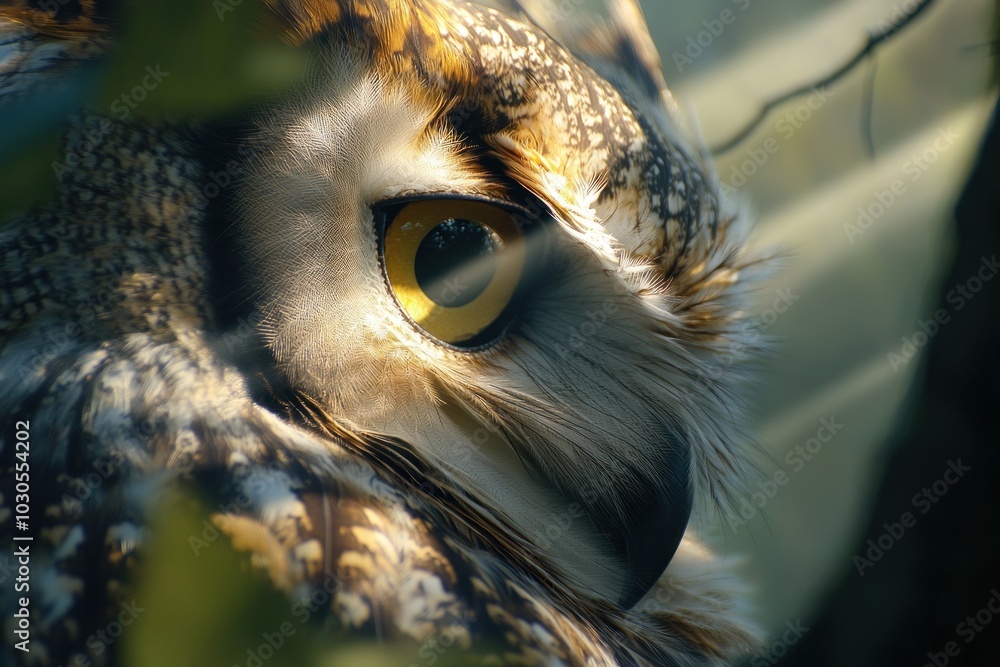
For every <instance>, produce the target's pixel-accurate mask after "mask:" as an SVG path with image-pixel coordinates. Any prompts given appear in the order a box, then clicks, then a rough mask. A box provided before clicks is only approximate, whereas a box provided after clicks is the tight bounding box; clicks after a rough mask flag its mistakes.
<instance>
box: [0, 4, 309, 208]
mask: <svg viewBox="0 0 1000 667" xmlns="http://www.w3.org/2000/svg"><path fill="white" fill-rule="evenodd" d="M221 2H222V4H220V3H218V2H217V3H212V2H206V1H205V0H143V1H142V2H137V1H132V2H126V3H123V6H122V13H121V16H120V21H119V22H118V23H116V24H115V25H114V26H113V27H112V30H113V31H114V33H115V35H116V38H115V46H114V48H113V49H112V52H111V53H109V54H107V56H105V57H104V58H103V59H101V60H99V61H98V62H95V63H87V64H84V65H82V66H79V67H77V68H75V69H73V70H70V71H68V72H66V75H65V76H62V77H60V78H59V79H58V80H57V81H49V82H47V83H46V85H44V86H42V87H40V88H39V89H37V90H35V91H34V92H33V93H32V94H30V95H28V96H27V97H25V98H22V99H21V100H19V101H18V102H17V103H15V104H12V105H5V106H3V107H0V127H2V128H4V130H3V131H2V132H0V183H2V184H3V187H2V189H0V213H9V212H14V211H17V210H20V209H23V208H25V207H27V206H30V205H31V204H34V203H37V202H40V201H43V200H45V199H46V198H48V197H50V196H51V195H52V193H53V191H54V189H55V184H56V179H57V177H58V172H59V170H60V165H61V164H63V163H65V162H67V161H68V160H69V159H72V158H70V157H69V156H68V155H61V154H60V150H61V146H60V136H61V133H62V131H63V130H64V128H65V126H66V122H67V119H68V118H69V116H71V115H72V114H74V113H76V112H78V111H79V110H80V109H81V108H84V107H86V108H90V109H93V110H95V111H98V112H100V113H104V114H107V115H109V116H110V117H113V118H119V119H123V120H124V119H125V118H131V117H141V118H163V119H171V120H178V121H183V120H184V119H187V118H198V119H211V118H213V117H220V116H226V115H231V114H235V113H237V112H239V111H240V110H243V109H245V108H247V106H248V105H251V104H253V103H254V102H255V101H257V100H261V99H266V98H268V97H270V96H273V95H275V94H279V93H280V92H281V91H283V90H286V89H288V88H290V87H291V86H294V85H295V84H296V83H297V82H298V81H300V80H301V78H302V77H303V76H304V74H305V70H306V54H305V52H304V51H303V50H302V49H294V48H291V47H289V46H288V45H286V44H284V43H282V41H281V40H280V37H279V34H278V32H277V29H276V26H275V25H274V24H273V21H271V20H269V18H268V13H267V12H266V10H265V8H264V7H263V3H262V2H261V1H260V0H239V1H237V0H221ZM223 7H224V8H225V10H222V8H223ZM0 217H6V216H0Z"/></svg>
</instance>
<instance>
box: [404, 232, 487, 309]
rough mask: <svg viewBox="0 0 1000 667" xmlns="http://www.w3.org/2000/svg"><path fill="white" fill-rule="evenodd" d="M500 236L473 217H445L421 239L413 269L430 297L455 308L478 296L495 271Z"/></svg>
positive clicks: (435, 301)
mask: <svg viewBox="0 0 1000 667" xmlns="http://www.w3.org/2000/svg"><path fill="white" fill-rule="evenodd" d="M503 248H504V243H503V240H502V239H501V238H500V236H499V235H497V233H496V232H494V231H493V230H491V229H489V228H488V227H486V226H485V225H481V224H479V223H478V222H474V221H472V220H455V219H452V220H448V221H446V222H443V223H441V224H440V225H438V226H437V227H435V228H434V229H433V230H432V231H431V232H430V233H429V234H428V235H427V236H426V237H425V238H424V240H423V241H422V242H421V243H420V247H419V248H418V249H417V257H416V261H415V265H414V271H415V273H416V277H417V283H418V284H419V285H420V288H421V289H422V290H423V291H424V293H425V294H426V295H427V296H428V298H430V300H431V301H433V302H434V303H436V304H437V305H439V306H442V307H445V308H458V307H461V306H465V305H468V304H470V303H472V302H473V301H475V300H476V299H477V298H479V297H480V296H481V295H482V294H483V292H485V291H486V288H487V287H489V284H490V282H491V281H492V280H493V277H494V276H495V275H496V273H497V269H498V268H499V266H500V257H499V255H500V253H501V252H502V251H503Z"/></svg>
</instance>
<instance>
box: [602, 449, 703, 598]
mask: <svg viewBox="0 0 1000 667" xmlns="http://www.w3.org/2000/svg"><path fill="white" fill-rule="evenodd" d="M675 451H676V457H675V458H676V460H673V461H670V462H669V463H668V465H666V466H665V468H666V470H665V471H664V470H660V473H661V474H666V476H667V478H668V480H667V484H663V483H659V484H655V485H652V484H651V485H647V486H645V487H643V488H641V489H633V490H630V491H628V492H626V494H625V495H626V497H625V499H624V500H625V503H626V504H625V507H628V508H631V512H629V513H628V514H627V517H628V518H627V519H626V520H625V521H624V522H622V521H621V519H620V518H619V519H617V520H616V521H607V520H603V521H602V520H600V519H598V520H597V524H598V526H599V527H600V528H603V529H605V530H607V531H608V533H609V534H610V536H611V538H612V547H613V549H614V551H615V553H616V555H618V556H619V557H620V558H621V559H622V560H623V562H624V564H625V568H626V576H625V582H624V588H623V590H622V593H621V596H620V597H619V599H618V600H617V602H618V603H619V604H620V605H621V606H622V608H624V609H630V608H632V607H634V606H635V605H636V604H637V603H638V602H639V601H640V600H641V599H642V598H643V596H645V595H646V593H648V592H649V590H650V589H651V588H652V587H653V585H654V584H656V582H657V581H658V580H659V579H660V577H661V576H663V572H664V570H666V569H667V566H668V565H669V564H670V561H671V560H672V559H673V557H674V554H675V553H676V552H677V548H678V547H679V546H680V543H681V539H683V537H684V532H685V531H686V530H687V525H688V521H689V520H690V518H691V510H692V507H693V505H694V494H693V491H692V488H691V480H690V470H691V465H690V461H691V455H690V451H689V450H688V448H687V447H678V448H676V449H675ZM663 489H668V491H667V492H664V491H663Z"/></svg>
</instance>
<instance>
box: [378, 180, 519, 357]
mask: <svg viewBox="0 0 1000 667" xmlns="http://www.w3.org/2000/svg"><path fill="white" fill-rule="evenodd" d="M383 261H384V262H385V272H386V276H387V278H388V281H389V285H390V286H391V287H392V291H393V294H395V296H396V300H397V301H398V302H399V305H400V306H401V307H402V308H403V310H404V311H406V313H407V314H408V315H409V316H410V317H411V318H412V319H413V321H414V322H416V323H417V324H418V325H419V326H420V327H421V328H422V329H423V330H424V331H426V332H427V333H428V334H430V335H431V336H433V337H434V338H437V339H438V340H441V341H443V342H445V343H448V344H451V345H463V344H470V343H475V342H477V339H479V338H481V337H482V336H483V335H484V332H487V331H488V330H489V329H490V328H491V327H493V326H494V325H496V324H497V323H498V322H499V321H500V319H501V317H502V316H503V315H504V312H505V311H506V310H507V309H508V307H509V306H510V304H511V301H512V300H513V299H514V295H515V293H516V292H517V288H518V285H519V284H520V282H521V277H522V274H523V273H524V263H525V250H524V238H523V235H522V233H521V230H520V227H519V225H518V224H517V222H516V221H515V219H514V217H513V216H512V215H511V214H510V213H508V212H507V211H506V210H504V209H503V208H501V207H498V206H494V205H492V204H488V203H486V202H480V201H465V200H458V199H434V200H425V201H418V202H414V203H412V204H408V205H407V206H405V207H404V208H403V209H402V210H400V211H399V213H398V214H397V215H396V216H395V217H394V218H393V219H392V221H390V222H389V224H388V226H387V227H386V230H385V240H384V247H383Z"/></svg>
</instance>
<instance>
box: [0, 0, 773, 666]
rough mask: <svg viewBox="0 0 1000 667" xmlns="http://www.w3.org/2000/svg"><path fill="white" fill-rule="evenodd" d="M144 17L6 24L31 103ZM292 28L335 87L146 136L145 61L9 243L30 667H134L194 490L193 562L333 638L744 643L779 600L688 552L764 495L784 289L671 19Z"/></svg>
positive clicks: (20, 584) (168, 122)
mask: <svg viewBox="0 0 1000 667" xmlns="http://www.w3.org/2000/svg"><path fill="white" fill-rule="evenodd" d="M47 4H50V5H52V6H47ZM205 4H206V6H207V5H208V4H209V3H205ZM238 4H239V3H237V2H226V3H222V4H221V5H219V3H215V5H219V6H218V7H215V10H217V11H219V12H220V18H221V19H224V18H225V16H224V14H225V12H226V11H239V8H238V7H237V6H236V5H238ZM213 7H214V5H213ZM114 11H115V9H114V6H110V5H107V4H106V3H100V2H97V3H95V2H88V1H86V0H81V1H80V2H52V3H45V2H35V1H29V2H16V3H12V4H9V5H7V6H5V7H4V8H2V9H0V17H2V19H3V22H2V23H0V32H2V37H3V40H2V42H3V44H4V48H5V49H6V52H5V53H4V55H3V57H4V60H3V62H2V65H0V74H2V76H0V99H2V104H3V105H4V106H5V107H7V108H8V109H10V108H14V109H17V108H20V109H25V108H37V106H35V107H29V106H28V105H29V104H34V105H38V104H40V103H41V102H40V101H44V100H50V99H54V98H53V97H52V96H54V95H55V94H56V92H57V91H59V90H60V88H59V87H60V86H62V85H64V84H65V82H66V81H67V80H72V78H73V77H74V76H76V75H77V74H76V73H77V72H79V71H81V68H83V67H84V66H85V65H86V64H87V63H89V62H91V61H93V60H95V59H98V58H100V57H102V56H103V55H104V54H106V53H108V52H110V51H112V50H113V49H114V47H115V40H116V38H117V34H116V31H115V29H114V26H115V25H116V24H115V21H114ZM266 11H267V13H268V17H269V18H268V21H267V26H268V27H267V29H269V30H273V31H276V32H278V33H279V34H280V36H281V38H282V39H283V40H284V41H285V42H286V43H287V44H289V45H291V46H292V48H294V49H295V50H296V52H300V53H302V54H304V58H305V61H306V62H307V74H306V76H304V77H303V78H302V79H301V81H299V82H297V83H296V84H295V86H294V87H293V88H291V89H290V90H287V91H285V92H284V93H282V94H280V95H277V94H276V95H267V96H261V98H260V99H257V100H255V101H254V103H253V104H252V105H251V106H250V108H248V109H246V110H245V111H243V112H241V113H240V114H239V117H238V118H228V117H227V118H225V119H224V120H222V121H219V120H217V119H215V120H211V121H207V120H206V121H202V120H200V119H197V118H195V119H191V118H173V119H163V118H152V117H145V116H143V115H142V114H141V106H140V103H141V101H142V100H141V98H142V97H145V93H143V94H141V95H140V93H142V91H141V90H140V88H141V89H143V90H149V89H150V88H151V87H154V86H156V85H158V84H159V83H160V81H161V80H165V79H166V77H169V76H170V71H169V67H168V66H166V65H164V64H155V63H153V64H149V65H148V66H146V65H145V64H143V66H144V67H145V69H144V70H143V69H142V68H141V67H140V68H139V70H137V71H140V77H141V81H142V85H141V86H137V87H136V88H135V89H133V90H132V92H127V93H126V94H124V95H122V96H121V98H119V99H117V100H116V101H115V102H114V103H113V104H112V105H111V106H110V107H108V108H95V107H94V106H93V105H90V106H86V107H83V108H80V109H79V110H77V111H75V112H74V113H73V115H72V117H71V120H70V121H69V123H68V126H67V128H66V130H65V132H64V134H63V137H62V141H63V144H64V146H65V151H66V152H65V159H64V160H62V161H61V162H60V163H59V165H58V167H59V168H58V169H57V176H58V184H57V186H56V189H55V191H54V193H53V194H52V195H51V196H50V197H49V198H48V199H47V200H45V201H43V202H41V203H39V204H37V205H35V206H33V207H31V208H29V209H27V210H25V211H21V212H19V213H17V214H14V215H11V216H9V219H8V220H7V221H6V222H5V224H4V225H3V227H0V254H2V257H3V264H2V268H0V284H2V287H3V289H2V291H0V301H2V311H0V415H2V420H0V424H2V432H0V447H2V450H3V457H4V458H3V480H4V485H3V486H2V488H0V494H2V503H0V525H2V527H3V534H4V536H5V537H4V540H5V542H6V543H7V544H13V545H14V560H13V561H10V562H12V563H14V566H13V567H14V572H13V574H15V575H16V574H17V573H18V572H22V573H27V572H29V571H30V574H25V575H24V576H23V577H21V576H17V577H13V576H12V577H11V578H9V579H8V582H7V585H5V586H4V590H3V593H2V596H3V597H2V599H3V601H4V634H5V639H4V644H5V645H6V648H5V649H3V650H4V651H5V655H6V659H7V661H8V662H9V661H19V662H23V663H29V664H43V665H44V664H57V665H61V664H66V665H70V664H71V665H84V664H87V665H90V664H96V665H100V664H115V663H116V662H117V661H118V659H119V658H120V657H121V653H122V649H121V646H122V643H123V642H124V641H125V640H126V639H125V637H127V634H128V632H129V628H128V627H125V626H127V625H128V624H127V623H125V621H124V620H122V619H123V616H124V615H126V612H129V609H130V607H129V605H133V607H131V609H132V612H129V613H133V614H134V613H136V612H135V606H134V605H135V602H134V600H135V598H134V592H133V591H134V590H135V587H136V586H140V585H141V584H142V573H143V572H144V571H145V570H143V569H142V567H141V565H142V564H143V563H144V562H145V561H146V560H147V559H148V558H149V557H150V551H152V550H155V549H157V548H158V547H157V544H158V542H157V528H156V526H157V525H158V524H157V523H156V521H155V520H154V519H155V517H156V516H158V515H160V514H162V513H163V512H169V510H170V508H171V507H174V506H179V505H184V504H185V503H188V502H189V499H190V498H191V497H193V495H190V494H194V495H197V496H198V498H200V500H199V503H200V505H199V506H200V507H204V508H207V509H206V510H205V511H206V518H205V521H204V522H203V524H202V525H203V528H202V529H200V530H199V531H197V532H195V533H192V535H191V537H190V539H189V542H190V544H191V547H192V550H193V551H194V552H195V555H197V553H198V551H199V549H203V548H222V546H218V545H215V544H212V542H215V541H217V542H219V543H220V545H222V544H224V545H225V547H226V548H228V549H231V550H232V551H233V552H234V553H235V554H236V556H237V557H238V562H239V563H240V569H241V571H242V572H245V573H246V575H247V577H249V578H252V579H253V580H254V581H259V582H264V584H265V585H266V586H268V587H269V588H270V589H273V590H274V591H276V592H277V593H280V594H281V596H282V599H283V600H285V601H287V603H288V605H289V608H290V609H293V610H294V609H295V608H296V605H298V606H299V607H298V608H299V609H301V608H302V607H301V605H302V604H303V603H306V602H309V601H311V600H312V601H315V600H317V599H322V601H323V604H322V605H321V608H320V609H318V610H316V613H315V614H311V615H310V618H309V619H308V621H305V620H303V621H302V622H303V623H305V622H308V623H309V624H310V625H311V627H314V628H320V629H321V630H322V632H323V633H325V634H326V635H327V636H328V637H329V639H330V641H331V642H333V643H336V642H337V641H348V640H350V641H356V640H358V641H371V642H373V643H374V645H375V646H405V647H412V648H413V649H414V650H415V651H419V650H420V649H421V647H424V648H425V647H426V646H427V645H428V642H434V641H436V640H437V639H440V638H442V637H447V638H448V646H449V651H450V652H451V653H450V656H451V657H455V656H461V657H460V658H459V659H458V662H457V663H456V664H468V665H472V664H483V665H508V664H509V665H526V666H534V665H539V666H540V665H548V666H552V665H567V666H569V665H572V666H584V665H593V666H598V665H608V666H611V665H656V666H670V665H677V666H681V665H685V666H686V665H719V664H729V663H730V662H731V661H732V660H735V659H738V658H739V656H741V655H744V654H746V653H747V652H749V651H750V650H751V649H752V648H753V647H754V646H755V643H756V642H757V641H758V639H757V634H756V630H755V628H754V625H753V623H752V621H751V619H750V617H749V615H748V613H747V611H746V609H745V599H744V597H745V590H744V587H743V585H742V584H741V582H740V581H739V580H738V578H737V577H736V576H735V575H734V574H733V573H732V563H730V562H728V561H727V560H726V559H724V558H720V557H718V556H716V555H714V554H713V553H712V552H711V551H710V550H709V549H708V548H707V547H706V546H705V545H704V544H702V542H701V541H700V540H699V538H698V537H697V536H696V535H694V534H693V532H692V531H691V530H689V524H690V523H691V517H692V513H693V512H694V511H695V510H696V509H697V511H698V513H699V515H704V516H708V517H711V516H712V510H713V508H720V507H725V506H726V504H727V503H728V502H729V501H730V499H731V498H732V497H734V494H737V493H738V492H739V489H740V485H741V484H743V483H744V481H745V480H746V479H747V478H748V476H750V475H752V474H753V465H752V462H751V459H752V457H751V451H752V446H751V445H749V444H748V443H750V442H751V440H752V438H751V437H750V436H749V434H748V433H747V430H748V429H747V428H746V423H747V418H746V417H745V415H744V412H745V410H744V405H743V403H744V401H743V398H742V397H743V395H744V394H745V392H747V390H748V386H749V382H750V381H751V378H750V376H749V374H748V373H747V370H746V362H745V360H746V359H749V358H751V357H752V354H750V353H751V352H752V349H751V348H753V347H754V345H753V340H755V338H754V337H753V336H752V335H751V333H752V332H751V331H750V329H749V328H748V327H747V326H746V324H745V319H744V314H745V308H746V307H745V301H746V293H747V290H748V289H749V287H750V286H752V285H753V280H754V274H755V273H756V272H757V270H758V269H757V267H758V266H759V265H760V264H761V262H762V260H761V258H760V257H756V256H753V255H751V254H750V253H749V252H748V251H747V250H746V248H745V246H746V239H747V235H748V233H749V222H748V216H747V214H746V213H745V212H744V210H743V208H742V207H741V206H740V205H739V204H738V203H736V202H733V201H730V200H728V199H727V198H726V197H725V196H724V193H723V192H722V190H721V188H720V186H719V182H718V180H717V178H716V176H715V174H714V172H713V170H712V167H711V165H710V162H709V160H708V158H707V157H706V155H705V152H704V151H703V150H702V149H701V148H700V144H699V141H698V140H697V138H696V137H695V136H694V134H693V133H692V131H691V130H690V128H689V125H688V124H686V123H685V121H684V120H683V119H682V116H681V114H680V112H679V109H678V106H677V104H676V103H675V102H674V100H673V98H672V97H671V95H670V93H669V92H668V91H667V88H666V86H665V83H664V80H663V77H662V75H661V72H660V68H659V59H658V56H657V55H656V53H655V50H654V48H653V46H652V40H651V39H650V37H649V34H648V32H647V29H646V26H645V23H644V21H643V19H642V15H641V13H640V10H639V8H638V6H637V5H636V4H635V3H634V1H633V0H622V1H619V2H614V3H612V4H611V5H610V14H609V18H608V19H606V20H602V21H596V22H591V23H590V24H587V23H585V22H583V21H581V20H577V18H578V16H580V15H582V14H581V10H580V8H579V3H578V2H574V3H568V2H563V3H559V4H556V3H552V4H551V5H546V4H545V3H540V2H532V3H528V2H514V1H511V2H504V3H493V4H492V6H486V5H485V4H483V3H477V2H472V1H469V0H269V2H267V3H266ZM171 83H172V84H173V85H181V86H182V85H183V82H182V81H176V82H171ZM54 91H55V92H54ZM46 96H49V97H46ZM19 105H20V106H19ZM137 108H138V109H139V111H133V110H134V109H137ZM7 130H8V131H9V130H10V128H7ZM192 502H193V501H192ZM5 548H6V547H5ZM198 563H199V561H198V560H197V559H194V560H191V562H190V563H187V561H185V565H184V566H183V567H185V568H197V567H198ZM21 564H25V568H26V569H24V568H22V569H18V568H20V567H21ZM182 574H183V569H182V570H180V574H178V575H177V576H182ZM15 579H16V582H17V584H16V585H13V586H12V585H11V584H12V583H14V582H15ZM22 579H23V581H22ZM211 594H212V592H211V591H206V592H205V595H206V596H208V595H211ZM317 594H320V595H319V597H318V596H317ZM116 619H117V620H116ZM290 619H291V620H290V624H291V623H298V622H300V621H299V618H298V616H290ZM109 624H110V625H109ZM115 624H117V626H116V625H115ZM110 627H118V630H119V634H123V635H124V636H125V637H123V638H122V639H121V640H120V641H119V640H117V635H114V636H109V635H111V634H112V633H109V632H106V630H107V629H108V628H110ZM282 627H284V625H283V626H282ZM290 627H292V626H291V625H290ZM293 629H294V628H293ZM178 641H182V638H179V639H178ZM421 655H423V654H421ZM432 657H434V656H432ZM415 660H417V662H416V664H431V663H430V662H428V661H426V660H424V658H419V659H416V658H415ZM419 660H424V661H423V662H420V661H419ZM246 664H249V662H248V663H246Z"/></svg>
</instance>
